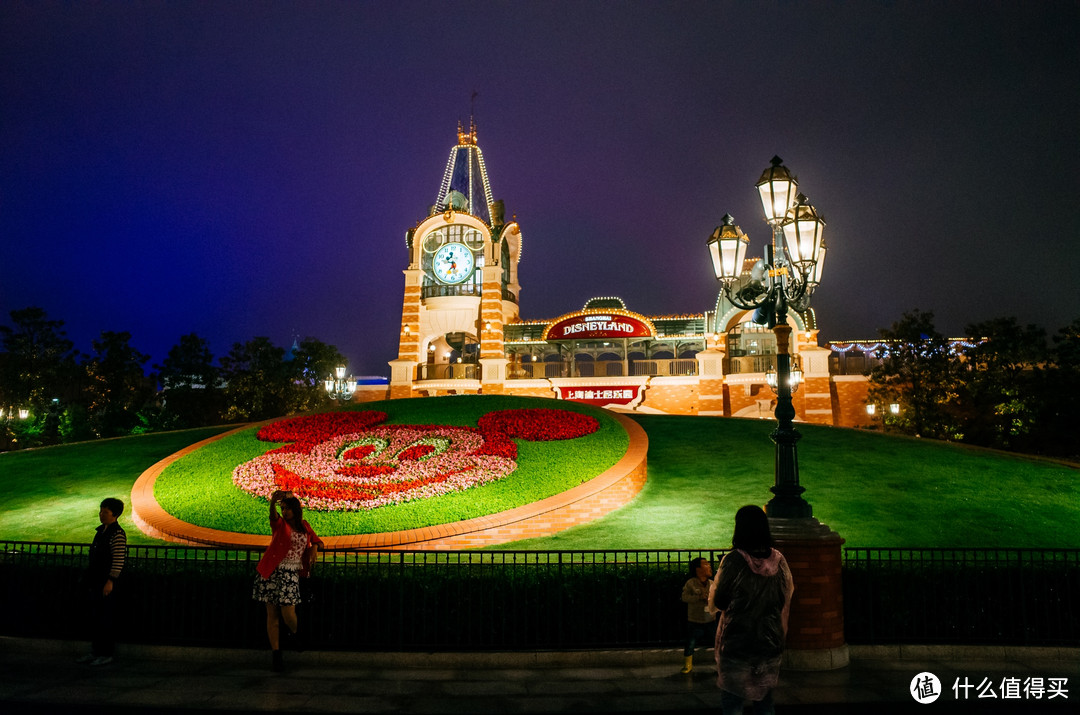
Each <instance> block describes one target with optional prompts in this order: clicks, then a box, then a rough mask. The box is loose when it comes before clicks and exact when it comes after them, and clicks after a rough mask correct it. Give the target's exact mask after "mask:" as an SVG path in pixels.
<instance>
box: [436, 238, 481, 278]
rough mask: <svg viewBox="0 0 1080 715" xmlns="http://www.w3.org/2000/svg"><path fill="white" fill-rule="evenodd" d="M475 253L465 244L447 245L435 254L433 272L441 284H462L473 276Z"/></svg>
mask: <svg viewBox="0 0 1080 715" xmlns="http://www.w3.org/2000/svg"><path fill="white" fill-rule="evenodd" d="M474 267H475V262H474V260H473V253H472V251H471V250H469V248H468V246H466V245H465V244H463V243H447V244H446V245H444V246H443V247H442V248H440V249H439V250H438V251H436V253H435V259H434V260H433V261H432V271H433V272H434V273H435V278H436V279H438V280H439V281H440V282H441V283H449V284H455V283H461V282H462V281H464V280H465V279H467V278H468V277H469V276H471V275H472V272H473V268H474Z"/></svg>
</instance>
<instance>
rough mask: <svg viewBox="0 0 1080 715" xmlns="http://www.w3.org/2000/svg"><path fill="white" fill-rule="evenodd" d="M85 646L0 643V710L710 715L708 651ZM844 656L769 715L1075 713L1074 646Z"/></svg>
mask: <svg viewBox="0 0 1080 715" xmlns="http://www.w3.org/2000/svg"><path fill="white" fill-rule="evenodd" d="M86 647H87V646H86V644H85V643H80V642H74V641H50V640H33V639H24V638H5V637H0V713H4V715H9V714H15V713H35V715H46V714H51V713H67V712H72V713H79V715H93V714H94V713H111V714H123V713H144V712H145V713H167V714H175V713H245V714H246V713H267V712H288V713H407V714H414V713H415V714H418V715H444V714H457V713H463V714H468V715H484V714H486V713H564V712H572V713H650V714H653V715H661V714H666V713H694V712H711V713H717V714H718V713H719V712H720V698H719V692H718V690H717V688H716V668H715V664H714V663H713V661H712V651H711V650H699V651H698V652H697V655H696V657H695V667H694V671H693V672H692V673H691V674H690V675H681V674H680V673H679V668H680V667H681V665H682V654H681V651H677V650H620V651H579V652H534V653H523V652H513V653H341V652H313V651H309V652H303V653H286V654H285V666H286V667H285V672H284V673H273V672H271V670H270V668H269V666H270V655H269V651H255V650H229V649H207V648H177V647H161V646H139V645H121V646H120V647H119V649H118V656H117V659H116V661H115V662H114V663H112V664H109V665H104V666H99V667H91V666H87V665H79V664H76V663H75V659H76V658H78V657H79V656H80V655H83V654H85V652H86ZM850 655H851V663H850V665H848V666H847V667H845V668H842V669H839V670H832V671H825V672H800V671H794V670H790V669H788V670H783V671H781V674H780V685H779V686H778V688H777V690H776V694H775V699H776V703H777V708H776V709H777V712H778V713H793V714H799V715H811V714H819V713H842V714H845V713H860V714H861V713H870V714H871V715H881V714H883V713H894V712H895V713H932V712H939V713H944V712H948V713H1013V714H1015V715H1022V714H1026V713H1030V712H1044V711H1045V712H1060V713H1080V647H1078V648H1011V647H1000V646H999V647H994V646H979V647H953V646H940V647H934V646H852V647H851V650H850ZM921 673H932V674H933V675H935V676H936V677H937V678H938V680H939V682H940V687H939V688H938V689H937V690H936V692H938V698H937V700H936V701H935V702H931V703H928V704H920V703H918V702H916V701H915V699H914V696H913V695H912V691H911V689H910V688H911V686H912V681H913V679H914V678H915V677H916V676H917V675H919V674H921ZM1040 679H1041V680H1040ZM1051 679H1053V681H1051ZM1060 679H1066V680H1065V681H1064V682H1062V681H1061V680H1060ZM924 681H925V678H923V679H921V680H920V682H924ZM965 685H969V686H970V687H969V688H965V687H964V686H965ZM1025 685H1026V686H1027V688H1026V689H1025V687H1024V686H1025ZM954 686H956V687H955V688H954ZM1040 686H1041V695H1042V697H1041V698H1038V699H1036V698H1035V694H1037V693H1040ZM1062 691H1064V692H1062ZM989 693H993V694H994V695H995V697H994V698H990V697H988V694H989ZM965 694H966V696H967V697H966V698H965V697H964V696H965ZM980 694H981V695H983V697H979V695H980ZM1013 695H1015V697H1011V696H1013ZM1051 695H1055V696H1056V697H1051ZM1006 696H1008V697H1006ZM1063 696H1067V697H1063ZM747 712H748V713H752V712H753V709H752V708H749V707H748V708H747Z"/></svg>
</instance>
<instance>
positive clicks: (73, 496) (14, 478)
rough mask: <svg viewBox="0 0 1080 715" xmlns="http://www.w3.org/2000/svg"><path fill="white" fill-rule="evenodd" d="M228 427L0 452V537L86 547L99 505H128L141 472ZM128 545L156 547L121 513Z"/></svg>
mask: <svg viewBox="0 0 1080 715" xmlns="http://www.w3.org/2000/svg"><path fill="white" fill-rule="evenodd" d="M227 429H230V428H228V427H204V428H201V429H193V430H181V431H179V432H164V433H161V434H145V435H139V436H138V437H124V438H122V439H108V440H102V441H100V442H82V443H79V444H69V445H62V446H57V447H44V448H41V449H28V450H25V451H21V452H5V453H3V454H0V488H2V489H3V491H4V493H5V494H7V498H6V499H5V500H4V518H3V519H2V520H0V539H5V540H10V541H52V542H78V543H89V541H90V540H91V539H93V538H94V529H95V528H96V527H97V526H98V523H99V522H98V505H99V504H100V503H101V500H102V499H104V498H105V497H118V498H119V499H122V500H123V502H124V504H125V505H126V506H127V507H130V506H131V485H132V484H134V483H135V480H136V479H138V478H139V475H140V474H142V473H143V471H144V470H145V469H146V468H147V467H149V466H151V465H153V464H154V463H155V462H158V461H159V460H161V459H164V458H165V457H168V456H169V455H170V454H173V453H174V452H178V451H180V450H181V449H183V448H184V447H187V446H188V445H190V444H194V443H195V442H198V441H200V440H203V439H206V438H207V437H210V436H213V435H215V434H220V433H221V432H224V431H226V430H227ZM120 523H121V525H122V526H123V527H124V529H125V530H126V531H127V533H128V541H129V542H132V543H136V544H160V543H162V542H160V541H158V540H157V539H151V538H149V537H147V536H144V535H143V534H142V532H140V531H139V530H138V528H137V527H136V526H135V525H134V524H133V523H132V522H131V512H130V511H125V512H124V514H123V515H122V516H121V517H120Z"/></svg>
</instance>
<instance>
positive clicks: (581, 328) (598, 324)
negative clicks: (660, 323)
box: [544, 314, 653, 340]
mask: <svg viewBox="0 0 1080 715" xmlns="http://www.w3.org/2000/svg"><path fill="white" fill-rule="evenodd" d="M652 336H653V330H652V326H650V325H648V324H647V323H645V322H644V321H642V320H640V319H638V318H634V317H632V316H629V315H615V314H603V315H600V314H586V315H574V316H571V317H569V318H563V319H562V320H560V321H558V322H556V323H555V324H553V325H552V326H551V327H549V328H548V329H547V332H546V333H545V334H544V339H545V340H598V339H615V338H651V337H652Z"/></svg>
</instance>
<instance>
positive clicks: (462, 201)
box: [431, 119, 494, 226]
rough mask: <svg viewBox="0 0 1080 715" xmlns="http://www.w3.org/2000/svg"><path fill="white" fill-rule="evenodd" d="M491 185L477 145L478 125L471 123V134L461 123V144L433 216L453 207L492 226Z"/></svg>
mask: <svg viewBox="0 0 1080 715" xmlns="http://www.w3.org/2000/svg"><path fill="white" fill-rule="evenodd" d="M493 203H494V200H493V199H492V198H491V182H490V181H488V175H487V168H486V167H485V166H484V153H483V152H482V151H480V146H479V145H478V144H477V143H476V124H475V123H474V122H473V121H472V120H471V119H470V120H469V131H464V130H463V129H462V128H461V123H460V122H459V123H458V143H457V145H456V146H455V147H454V148H453V149H451V150H450V158H449V159H448V160H447V162H446V172H445V173H444V174H443V179H442V183H441V184H440V185H439V194H438V196H436V197H435V205H434V206H433V207H432V212H431V213H432V214H435V213H439V212H442V211H446V210H447V209H449V208H453V209H454V210H455V211H464V212H466V213H469V214H472V215H473V216H476V217H477V218H479V219H480V220H481V221H483V222H484V223H486V224H487V225H488V226H492V225H493V224H492V220H491V205H492V204H493Z"/></svg>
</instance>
